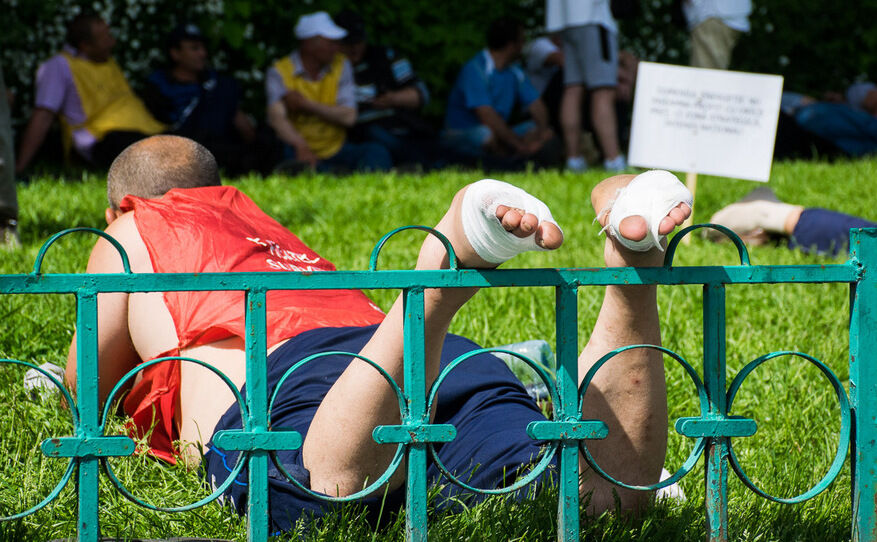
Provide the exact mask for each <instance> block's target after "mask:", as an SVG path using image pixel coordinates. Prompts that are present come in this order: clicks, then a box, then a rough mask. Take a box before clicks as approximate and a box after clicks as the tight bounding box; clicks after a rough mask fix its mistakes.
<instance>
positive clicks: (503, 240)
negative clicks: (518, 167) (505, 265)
mask: <svg viewBox="0 0 877 542" xmlns="http://www.w3.org/2000/svg"><path fill="white" fill-rule="evenodd" d="M500 205H506V206H508V207H513V208H517V209H523V210H524V211H525V212H527V213H531V214H533V215H536V218H538V219H539V223H540V224H541V223H543V222H551V223H552V224H554V225H555V226H557V222H555V221H554V217H552V216H551V211H549V210H548V206H547V205H545V204H544V203H542V202H541V201H539V200H538V199H536V198H534V197H533V196H531V195H530V194H528V193H526V192H524V191H523V190H521V189H520V188H518V187H517V186H512V185H510V184H508V183H504V182H502V181H497V180H494V179H482V180H480V181H478V182H476V183H473V184H471V185H469V187H468V188H467V189H466V193H465V194H463V205H462V209H461V211H460V214H461V218H462V221H463V232H464V233H465V234H466V239H467V240H468V241H469V244H470V245H472V248H473V249H475V252H476V254H478V256H480V257H481V259H483V260H485V261H488V262H490V263H495V264H500V263H502V262H504V261H506V260H509V259H511V258H513V257H514V256H516V255H518V254H520V253H521V252H526V251H528V250H547V249H545V248H542V247H540V246H539V245H537V244H536V235H535V234H534V235H528V236H527V237H523V238H521V237H518V236H516V235H515V234H513V233H511V232H508V231H506V230H505V228H503V227H502V222H501V221H500V219H499V218H497V217H496V208H497V207H499V206H500ZM558 228H560V226H558Z"/></svg>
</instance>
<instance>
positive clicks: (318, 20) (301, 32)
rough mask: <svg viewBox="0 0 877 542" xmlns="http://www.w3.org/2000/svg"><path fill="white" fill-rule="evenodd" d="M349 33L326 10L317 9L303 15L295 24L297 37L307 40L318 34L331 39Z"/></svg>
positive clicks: (337, 38)
mask: <svg viewBox="0 0 877 542" xmlns="http://www.w3.org/2000/svg"><path fill="white" fill-rule="evenodd" d="M346 35H347V30H344V29H343V28H341V27H340V26H338V25H337V24H335V21H333V20H332V17H329V14H328V13H326V12H325V11H317V12H314V13H309V14H307V15H302V16H301V17H299V18H298V22H297V23H296V24H295V37H296V38H298V39H300V40H306V39H308V38H313V37H316V36H323V37H324V38H328V39H330V40H339V39H341V38H343V37H344V36H346Z"/></svg>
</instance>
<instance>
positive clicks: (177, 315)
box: [121, 186, 384, 462]
mask: <svg viewBox="0 0 877 542" xmlns="http://www.w3.org/2000/svg"><path fill="white" fill-rule="evenodd" d="M121 209H122V210H123V211H131V210H133V211H134V222H135V224H136V225H137V230H138V232H139V233H140V237H141V238H142V239H143V242H144V243H145V244H146V248H147V250H148V251H149V257H150V260H151V261H152V266H153V269H154V270H155V272H156V273H211V272H236V271H333V270H335V266H334V265H332V263H331V262H329V261H327V260H325V259H323V258H321V257H320V256H319V255H318V254H317V253H316V252H314V251H313V250H311V248H310V247H308V246H307V245H305V244H304V243H303V242H302V241H301V240H300V239H299V238H298V237H296V236H295V235H293V234H292V233H291V232H290V231H289V230H287V229H286V228H284V227H283V226H281V225H280V224H279V223H278V222H277V221H275V220H274V219H272V218H271V217H269V216H268V215H266V214H265V213H264V212H263V211H262V210H261V209H259V207H258V206H256V204H255V203H253V201H252V200H251V199H250V198H248V197H247V196H246V195H244V194H243V193H242V192H240V191H239V190H237V189H236V188H234V187H230V186H215V187H206V188H193V189H174V190H171V191H170V192H168V193H167V194H165V195H164V196H162V197H161V198H159V199H144V198H138V197H135V196H126V197H125V198H124V199H123V200H122V203H121ZM164 302H165V305H166V306H167V308H168V310H169V311H170V314H171V317H172V318H173V321H174V327H175V328H176V331H177V336H178V337H179V344H178V346H177V348H175V349H173V350H172V351H169V352H165V353H163V354H162V355H163V356H178V355H179V354H180V350H181V349H183V348H186V347H190V346H196V345H201V344H209V343H212V342H216V341H218V340H221V339H226V338H229V337H241V338H243V337H244V336H245V335H244V329H245V328H244V293H243V292H215V291H212V292H165V293H164ZM266 310H267V319H268V330H267V331H268V337H267V345H268V346H269V347H270V346H273V345H274V344H277V343H278V342H280V341H282V340H283V339H287V338H289V337H293V336H295V335H298V334H299V333H302V332H304V331H307V330H309V329H315V328H322V327H342V326H365V325H371V324H376V323H380V322H381V321H382V320H383V318H384V314H383V312H381V310H380V309H379V308H378V307H377V306H375V305H374V304H373V303H372V302H371V301H370V300H369V299H368V297H366V296H365V294H363V293H362V292H360V291H358V290H282V291H279V290H278V291H274V290H272V291H269V292H268V294H267V308H266ZM141 374H142V379H141V380H139V381H138V382H137V383H136V384H135V385H134V387H133V389H132V390H131V392H130V393H129V394H128V396H127V397H126V399H125V403H124V407H125V411H126V413H128V415H130V416H131V417H132V418H133V424H134V426H135V427H134V428H132V429H133V430H134V431H135V432H136V433H137V434H138V435H139V436H143V435H149V434H150V431H151V438H150V445H151V447H152V453H153V455H156V456H158V457H161V458H162V459H166V460H168V461H171V462H173V461H174V447H173V440H175V439H176V438H177V431H176V427H175V424H174V413H175V410H176V408H177V404H178V394H179V388H180V373H179V362H178V361H172V362H165V363H159V364H158V365H154V366H151V367H148V368H147V369H145V370H144V371H142V373H141ZM210 430H212V428H210Z"/></svg>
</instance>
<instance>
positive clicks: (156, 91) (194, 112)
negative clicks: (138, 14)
mask: <svg viewBox="0 0 877 542" xmlns="http://www.w3.org/2000/svg"><path fill="white" fill-rule="evenodd" d="M167 58H168V66H167V68H165V69H159V70H155V71H154V72H152V73H151V74H150V75H149V77H148V79H147V80H146V84H145V88H144V91H143V101H144V103H145V104H146V107H147V108H148V109H149V111H150V113H152V115H153V116H154V117H155V118H157V119H159V120H160V121H161V122H163V123H165V124H167V125H169V126H170V133H172V134H175V135H180V136H184V137H188V138H190V139H194V140H195V141H197V142H198V143H201V144H202V145H204V146H205V147H207V148H208V149H209V150H210V151H211V152H213V154H214V155H215V156H216V157H217V160H218V161H219V164H220V167H223V168H225V169H226V170H227V172H228V173H230V174H232V175H236V174H241V173H245V172H247V171H248V170H250V169H258V167H257V166H258V165H259V164H260V163H264V162H265V161H264V160H262V159H260V158H259V156H258V155H257V152H256V149H257V148H265V147H266V146H265V145H261V144H260V145H256V138H257V132H256V126H255V123H254V122H253V121H252V119H250V117H249V116H247V115H246V114H245V113H244V112H243V111H242V110H241V108H240V104H239V102H240V88H239V86H238V84H237V81H235V80H234V79H233V78H232V77H230V76H228V75H225V74H221V73H218V72H217V71H216V70H214V69H213V68H212V67H210V63H209V58H208V51H207V44H206V39H205V37H204V35H203V34H202V33H201V30H200V29H199V28H198V27H197V26H196V25H194V24H180V25H178V26H177V27H175V28H174V29H173V30H172V31H171V32H170V34H169V35H168V38H167Z"/></svg>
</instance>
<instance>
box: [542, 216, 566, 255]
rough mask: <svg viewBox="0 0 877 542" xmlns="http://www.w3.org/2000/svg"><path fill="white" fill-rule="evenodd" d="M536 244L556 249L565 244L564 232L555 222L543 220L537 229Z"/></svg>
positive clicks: (548, 248)
mask: <svg viewBox="0 0 877 542" xmlns="http://www.w3.org/2000/svg"><path fill="white" fill-rule="evenodd" d="M536 244H537V245H539V246H540V247H542V248H544V249H547V250H554V249H556V248H559V247H560V245H562V244H563V232H562V231H561V230H560V228H559V227H557V224H554V223H553V222H543V223H542V224H540V225H539V226H538V227H537V229H536Z"/></svg>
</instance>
